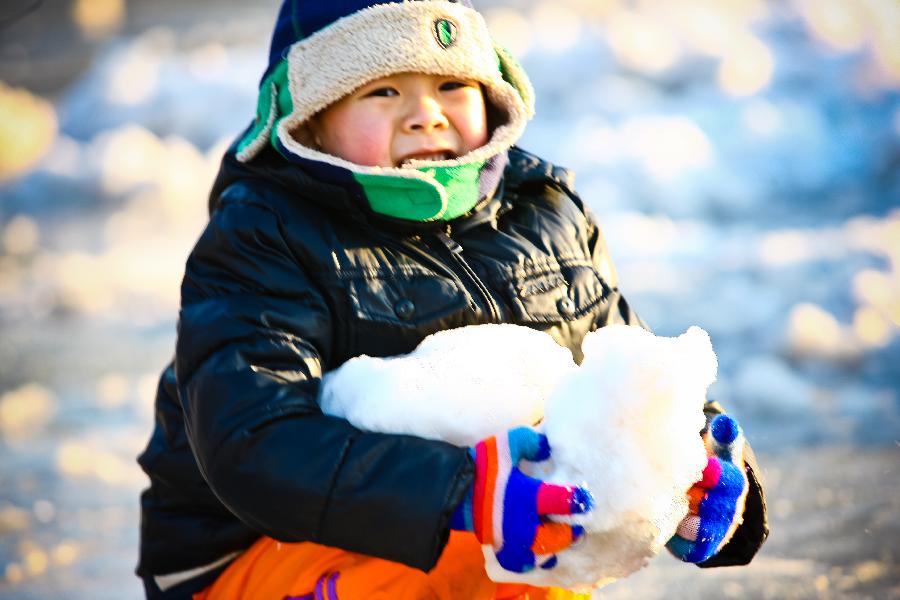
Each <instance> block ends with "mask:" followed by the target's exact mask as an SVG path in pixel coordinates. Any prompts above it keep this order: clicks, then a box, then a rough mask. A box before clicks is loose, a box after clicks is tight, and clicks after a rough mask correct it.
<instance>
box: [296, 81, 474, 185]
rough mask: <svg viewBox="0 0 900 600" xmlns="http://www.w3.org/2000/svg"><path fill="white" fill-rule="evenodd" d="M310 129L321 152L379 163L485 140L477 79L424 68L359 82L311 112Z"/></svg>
mask: <svg viewBox="0 0 900 600" xmlns="http://www.w3.org/2000/svg"><path fill="white" fill-rule="evenodd" d="M310 130H311V131H312V133H313V135H314V136H315V140H316V143H317V144H318V146H319V149H320V150H322V151H323V152H326V153H328V154H331V155H333V156H337V157H339V158H343V159H344V160H348V161H350V162H353V163H356V164H359V165H366V166H379V167H399V166H401V165H402V164H403V163H404V162H406V161H407V160H410V159H412V158H418V159H431V160H447V159H451V158H456V157H458V156H462V155H463V154H466V153H467V152H470V151H472V150H474V149H476V148H479V147H481V146H483V145H485V144H486V143H487V141H488V127H487V115H486V109H485V104H484V96H483V95H482V91H481V85H480V84H479V83H478V82H476V81H467V80H460V79H457V78H454V77H445V76H437V75H426V74H423V73H400V74H397V75H391V76H389V77H382V78H381V79H376V80H375V81H372V82H370V83H368V84H366V85H364V86H363V87H361V88H360V89H358V90H356V91H355V92H353V93H352V94H350V95H348V96H345V97H344V98H342V99H341V100H339V101H337V102H335V103H334V104H332V105H331V106H329V107H328V108H326V109H325V110H323V111H322V112H320V113H319V114H318V115H316V117H314V118H313V119H312V120H311V121H310Z"/></svg>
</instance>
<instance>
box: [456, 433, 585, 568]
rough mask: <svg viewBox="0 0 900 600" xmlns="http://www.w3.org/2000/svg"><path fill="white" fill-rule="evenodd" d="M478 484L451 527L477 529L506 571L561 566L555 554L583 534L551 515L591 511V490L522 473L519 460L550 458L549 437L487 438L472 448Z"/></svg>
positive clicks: (528, 434) (576, 526)
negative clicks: (549, 519)
mask: <svg viewBox="0 0 900 600" xmlns="http://www.w3.org/2000/svg"><path fill="white" fill-rule="evenodd" d="M469 452H470V454H472V456H473V458H474V460H475V483H474V485H473V488H472V490H470V492H469V493H468V494H467V495H466V498H465V499H464V500H463V502H462V504H460V506H459V507H458V508H457V509H456V512H455V513H454V515H453V518H452V520H451V524H450V526H451V528H453V529H459V530H463V531H472V532H474V533H475V537H477V538H478V541H480V542H481V543H482V544H490V545H491V546H493V548H494V553H495V554H496V555H497V562H499V563H500V566H502V567H503V568H504V569H506V570H507V571H513V572H516V573H524V572H526V571H531V570H532V569H534V568H535V566H536V565H540V566H541V568H544V569H552V568H553V567H554V566H556V556H555V554H556V553H557V552H559V551H560V550H563V549H565V548H567V547H568V546H570V545H571V544H572V543H573V542H574V541H576V540H578V539H579V538H581V537H582V536H583V535H584V528H582V527H580V526H578V525H567V524H563V523H553V522H550V521H547V520H546V519H545V517H546V515H573V514H580V513H585V512H587V511H588V510H590V509H591V506H592V504H593V499H592V497H591V495H590V492H588V491H587V490H586V489H583V488H579V487H570V486H562V485H554V484H549V483H545V482H543V481H541V480H539V479H535V478H533V477H529V476H528V475H525V474H524V473H523V472H522V471H520V470H519V468H518V465H519V461H520V460H529V461H535V462H537V461H542V460H546V459H547V458H549V457H550V445H549V443H548V442H547V436H545V435H543V434H540V433H538V432H537V431H535V430H533V429H530V428H528V427H519V428H516V429H511V430H510V431H508V432H507V433H506V434H505V435H502V436H496V437H490V438H487V439H485V440H483V441H481V442H479V443H478V444H476V445H475V447H474V448H470V449H469Z"/></svg>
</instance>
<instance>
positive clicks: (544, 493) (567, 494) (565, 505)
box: [537, 483, 575, 515]
mask: <svg viewBox="0 0 900 600" xmlns="http://www.w3.org/2000/svg"><path fill="white" fill-rule="evenodd" d="M574 494H575V491H574V489H573V488H571V487H566V486H562V485H552V484H549V483H545V484H543V485H541V487H540V488H538V494H537V511H538V514H539V515H568V514H571V513H572V500H573V496H574Z"/></svg>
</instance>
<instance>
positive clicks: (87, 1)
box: [72, 0, 125, 39]
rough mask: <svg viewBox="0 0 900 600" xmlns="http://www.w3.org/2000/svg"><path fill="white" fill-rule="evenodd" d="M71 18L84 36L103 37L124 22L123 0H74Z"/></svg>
mask: <svg viewBox="0 0 900 600" xmlns="http://www.w3.org/2000/svg"><path fill="white" fill-rule="evenodd" d="M72 19H73V20H74V21H75V24H76V25H78V28H79V29H81V31H82V33H84V35H85V36H86V37H88V38H94V39H96V38H100V37H103V36H105V35H108V34H110V33H113V32H114V31H116V30H117V29H118V28H119V27H121V25H122V23H124V21H125V0H76V2H75V4H74V5H73V6H72Z"/></svg>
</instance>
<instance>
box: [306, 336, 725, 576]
mask: <svg viewBox="0 0 900 600" xmlns="http://www.w3.org/2000/svg"><path fill="white" fill-rule="evenodd" d="M582 349H583V350H584V361H583V363H582V365H581V366H580V367H575V366H574V364H573V363H572V361H571V357H570V355H569V353H568V352H567V351H566V350H564V349H562V348H560V347H559V346H557V345H556V344H555V343H554V342H553V340H552V339H551V338H550V336H548V335H546V334H544V333H541V332H537V331H534V330H531V329H528V328H524V327H518V326H515V325H482V326H477V327H466V328H462V329H455V330H450V331H443V332H439V333H436V334H434V335H433V336H430V337H428V338H426V339H425V340H423V341H422V343H421V344H420V346H419V347H418V348H417V349H416V350H415V351H414V352H412V353H411V354H408V355H404V356H400V357H391V358H385V359H379V358H372V357H368V356H363V357H358V358H355V359H352V360H350V361H348V362H347V363H346V364H345V365H343V366H342V367H341V368H340V369H337V370H336V371H333V372H332V373H329V374H327V375H326V376H325V378H324V382H323V386H322V396H321V400H320V401H321V404H322V409H323V410H324V411H325V412H326V413H328V414H332V415H336V416H342V417H345V418H347V419H348V420H350V421H351V422H352V423H353V424H354V425H356V426H358V427H361V428H363V429H367V430H371V431H381V432H393V433H409V434H414V435H419V436H422V437H428V438H432V439H442V440H445V441H449V442H451V443H455V444H459V445H473V444H474V443H475V442H477V441H478V440H480V439H483V438H484V437H487V436H489V435H493V434H497V433H501V432H503V431H505V430H507V429H509V428H511V427H515V426H518V425H530V424H533V423H535V422H536V421H537V420H538V419H540V417H541V415H542V414H543V416H544V420H543V424H542V427H543V429H544V431H545V432H546V434H547V436H548V438H549V440H550V446H551V448H552V452H553V457H552V458H551V460H550V461H546V462H544V463H540V464H531V463H523V464H522V468H523V469H527V470H530V471H531V472H532V473H533V474H535V475H536V476H539V477H541V478H543V479H546V480H548V481H552V482H556V483H564V484H577V485H584V486H587V487H588V488H589V489H590V490H591V491H592V492H593V494H594V496H595V500H596V506H595V508H594V510H593V511H591V513H590V514H589V515H586V516H582V517H577V518H576V517H573V518H572V520H577V521H578V522H579V523H581V524H583V525H584V527H585V529H586V530H587V531H588V535H587V537H586V540H585V541H584V542H582V543H581V544H580V545H579V546H578V547H577V548H571V549H569V550H566V551H564V552H561V553H560V554H559V563H558V565H557V566H556V568H554V569H552V570H540V569H538V570H536V571H532V572H531V573H526V574H517V573H510V572H509V571H505V570H503V569H502V568H501V567H500V566H499V565H498V564H497V563H496V559H495V557H494V554H493V551H492V549H491V548H490V547H486V548H485V557H486V567H487V571H488V575H489V576H490V577H491V578H492V579H494V580H495V581H507V582H510V581H516V582H527V583H531V584H535V585H541V586H558V587H567V588H576V587H596V586H598V585H601V584H603V583H608V582H609V581H612V580H615V579H618V578H621V577H624V576H626V575H628V574H630V573H632V572H634V571H636V570H637V569H640V568H641V567H643V566H645V565H646V564H647V563H648V561H649V559H650V558H651V557H653V556H655V555H656V554H658V553H659V552H660V550H661V549H662V545H663V544H664V543H665V541H666V540H667V539H668V538H669V537H671V536H672V534H673V533H674V532H675V529H676V527H677V525H678V522H679V521H680V520H681V518H682V517H683V516H684V515H685V514H686V513H687V501H686V498H685V492H686V490H687V489H688V488H689V487H690V486H691V484H692V483H693V482H694V481H696V480H697V479H699V475H700V472H701V470H702V468H703V466H704V465H705V463H706V452H705V450H704V447H703V443H702V440H701V438H700V436H699V431H700V429H702V427H703V424H704V416H703V410H702V409H703V403H704V401H705V399H706V390H707V387H708V386H709V385H710V384H711V383H712V381H713V380H714V379H715V376H716V369H717V362H716V356H715V353H714V352H713V350H712V345H711V343H710V340H709V336H708V335H707V334H706V332H704V331H703V330H702V329H699V328H697V327H692V328H691V329H690V330H688V332H687V333H685V334H684V335H682V336H680V337H677V338H664V337H657V336H655V335H653V334H652V333H649V332H647V331H645V330H643V329H639V328H636V327H626V326H610V327H605V328H603V329H601V330H599V331H597V332H593V333H590V334H588V336H587V337H586V338H585V340H584V343H583V345H582Z"/></svg>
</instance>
